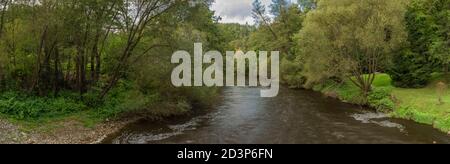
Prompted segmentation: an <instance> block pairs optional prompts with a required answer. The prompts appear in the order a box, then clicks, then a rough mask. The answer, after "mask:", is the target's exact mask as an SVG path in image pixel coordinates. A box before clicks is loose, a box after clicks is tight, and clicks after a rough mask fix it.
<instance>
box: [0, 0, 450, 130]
mask: <svg viewBox="0 0 450 164" xmlns="http://www.w3.org/2000/svg"><path fill="white" fill-rule="evenodd" d="M212 3H214V1H213V0H1V1H0V118H7V119H13V120H18V121H19V122H48V120H52V119H54V118H67V117H70V116H74V115H76V116H78V117H80V119H81V120H84V121H85V122H89V123H91V122H95V123H96V122H102V121H104V120H105V119H110V118H117V117H120V116H123V115H124V114H129V113H146V114H147V115H152V116H158V117H167V116H174V115H183V114H185V113H189V112H190V111H191V110H193V109H194V108H196V107H198V106H208V105H210V104H211V103H214V102H215V101H216V100H217V99H219V97H220V90H221V89H220V88H218V87H192V88H190V87H185V88H177V87H174V86H172V84H171V83H170V77H171V76H170V74H171V71H172V69H173V68H174V67H175V65H171V64H170V57H171V55H172V53H173V52H175V51H177V50H187V51H189V52H193V48H194V46H193V45H194V43H203V48H204V49H205V51H207V50H219V51H221V52H225V51H229V50H231V51H234V50H242V51H244V52H246V51H258V50H267V51H272V50H277V51H280V56H281V59H282V61H281V78H282V83H283V85H285V86H288V87H289V88H291V89H311V90H315V91H318V92H322V93H324V94H325V95H327V96H329V97H333V98H338V99H341V100H342V101H344V102H349V103H353V104H359V105H367V106H371V107H373V108H374V109H376V110H378V111H383V112H388V113H392V115H393V116H394V117H399V118H404V119H410V120H414V121H417V122H420V123H426V124H430V125H434V126H435V127H436V128H438V129H440V130H442V131H445V132H448V131H450V117H449V116H448V113H449V112H450V94H449V93H448V92H447V90H448V84H449V83H450V73H449V71H450V69H449V65H450V38H449V34H450V0H298V1H295V2H293V1H288V0H272V3H271V5H270V6H265V5H264V4H263V3H262V2H261V1H260V0H254V1H253V4H252V5H253V10H252V11H251V12H252V16H253V18H254V20H255V22H248V23H247V24H237V23H220V21H221V19H222V18H221V17H220V16H217V15H215V12H214V11H213V10H211V8H210V6H211V4H212ZM222 54H225V53H222ZM417 97H422V99H420V100H418V99H417ZM205 100H208V101H205ZM50 122H51V121H50Z"/></svg>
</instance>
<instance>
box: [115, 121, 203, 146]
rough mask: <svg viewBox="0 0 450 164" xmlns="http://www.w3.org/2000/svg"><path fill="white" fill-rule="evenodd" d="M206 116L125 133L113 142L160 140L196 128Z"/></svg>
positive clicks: (134, 142)
mask: <svg viewBox="0 0 450 164" xmlns="http://www.w3.org/2000/svg"><path fill="white" fill-rule="evenodd" d="M208 117H210V116H209V115H207V116H202V117H196V118H193V119H191V120H190V121H189V122H186V123H184V124H177V125H169V126H167V127H164V128H161V129H158V130H154V131H150V132H145V133H142V132H138V133H136V132H130V133H125V134H123V135H122V136H120V137H118V138H117V139H115V140H114V141H113V143H115V144H120V143H121V142H122V141H127V142H128V143H130V144H145V143H150V142H155V141H162V140H165V139H168V138H171V137H174V136H178V135H182V134H184V133H185V132H186V131H192V130H196V129H197V127H198V126H199V125H200V123H201V122H202V121H203V120H205V119H207V118H208Z"/></svg>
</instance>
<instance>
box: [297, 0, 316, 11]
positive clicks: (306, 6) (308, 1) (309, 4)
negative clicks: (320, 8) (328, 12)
mask: <svg viewBox="0 0 450 164" xmlns="http://www.w3.org/2000/svg"><path fill="white" fill-rule="evenodd" d="M297 3H298V5H299V6H300V9H302V11H310V10H313V9H315V8H316V7H317V0H297Z"/></svg>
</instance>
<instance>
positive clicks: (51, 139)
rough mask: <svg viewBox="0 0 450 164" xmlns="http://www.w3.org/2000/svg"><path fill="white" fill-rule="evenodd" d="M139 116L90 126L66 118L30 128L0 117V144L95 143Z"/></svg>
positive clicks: (134, 120)
mask: <svg viewBox="0 0 450 164" xmlns="http://www.w3.org/2000/svg"><path fill="white" fill-rule="evenodd" d="M139 119H140V118H139V117H134V118H127V119H120V120H115V121H106V122H102V123H98V124H96V125H94V126H92V127H87V126H85V125H83V123H82V122H80V121H78V120H71V119H66V120H64V121H59V122H57V123H56V122H55V123H54V124H52V125H50V124H41V125H40V127H34V128H30V127H29V126H27V125H25V124H21V123H13V122H14V121H10V120H7V119H4V118H3V119H0V144H96V143H100V142H101V141H102V140H103V139H104V138H106V137H107V136H109V135H111V134H114V133H116V132H117V131H119V130H120V129H122V128H123V127H125V126H126V125H128V124H130V123H133V122H136V121H137V120H139Z"/></svg>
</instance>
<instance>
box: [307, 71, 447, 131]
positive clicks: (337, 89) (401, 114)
mask: <svg viewBox="0 0 450 164" xmlns="http://www.w3.org/2000/svg"><path fill="white" fill-rule="evenodd" d="M439 81H448V80H445V79H444V78H443V76H442V75H441V74H433V78H432V79H431V81H430V83H429V85H428V86H427V87H425V88H420V89H407V88H396V87H394V86H392V85H391V78H390V76H389V75H387V74H378V75H377V76H376V79H375V81H374V83H373V87H374V92H378V93H372V97H375V99H374V100H373V101H370V98H369V100H362V99H361V96H360V91H359V89H358V88H357V87H356V86H355V85H354V84H352V83H351V82H345V83H343V84H336V83H333V82H327V83H325V84H323V85H318V86H315V87H314V90H316V91H321V92H323V93H325V94H328V95H330V94H331V95H332V94H333V93H334V94H337V96H338V98H339V99H341V100H343V101H344V102H349V103H354V104H364V103H366V104H367V103H368V104H369V105H371V106H372V107H375V108H377V107H390V106H392V107H391V108H393V109H391V110H390V113H391V115H392V116H393V117H397V118H402V119H408V120H413V121H416V122H419V123H423V124H428V125H432V126H434V127H435V128H437V129H440V130H442V131H444V132H449V131H450V91H447V93H446V94H445V96H444V97H443V101H444V104H439V101H438V97H439V96H438V93H437V89H436V84H437V83H438V82H439ZM385 92H388V95H385V94H386V93H385ZM383 95H384V96H383ZM390 95H392V96H393V97H394V100H393V99H392V97H391V96H390ZM369 97H371V96H369ZM390 101H391V102H390ZM392 103H394V104H392Z"/></svg>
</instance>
